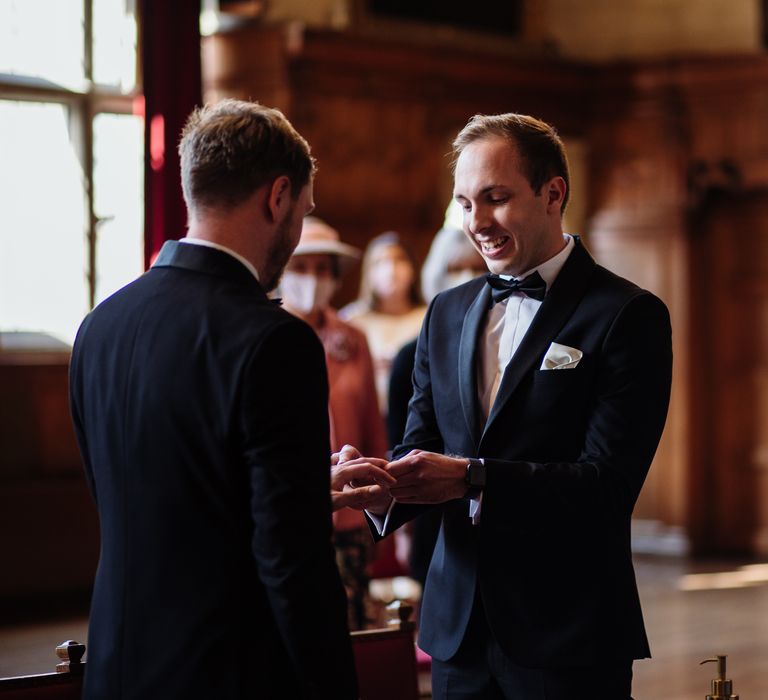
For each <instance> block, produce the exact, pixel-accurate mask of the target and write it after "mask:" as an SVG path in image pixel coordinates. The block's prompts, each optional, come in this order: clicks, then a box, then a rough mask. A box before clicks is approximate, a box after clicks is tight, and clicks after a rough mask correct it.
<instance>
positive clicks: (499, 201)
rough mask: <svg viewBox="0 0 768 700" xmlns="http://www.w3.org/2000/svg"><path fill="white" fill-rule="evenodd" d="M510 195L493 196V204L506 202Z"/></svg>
mask: <svg viewBox="0 0 768 700" xmlns="http://www.w3.org/2000/svg"><path fill="white" fill-rule="evenodd" d="M508 199H509V197H491V204H504V202H506V201H507V200H508Z"/></svg>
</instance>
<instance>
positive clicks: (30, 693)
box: [0, 639, 85, 700]
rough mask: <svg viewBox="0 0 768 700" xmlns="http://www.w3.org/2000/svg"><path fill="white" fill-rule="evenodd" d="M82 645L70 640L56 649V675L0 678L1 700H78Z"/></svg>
mask: <svg viewBox="0 0 768 700" xmlns="http://www.w3.org/2000/svg"><path fill="white" fill-rule="evenodd" d="M83 654H85V644H79V643H78V642H76V641H74V640H72V639H70V640H67V641H66V642H62V643H61V644H59V646H57V647H56V655H57V656H58V657H59V658H60V659H61V661H60V662H59V663H58V664H57V665H56V673H39V674H36V675H33V676H16V677H13V678H0V698H2V700H80V696H81V695H82V694H83V673H84V671H85V664H84V663H83V662H82V658H83Z"/></svg>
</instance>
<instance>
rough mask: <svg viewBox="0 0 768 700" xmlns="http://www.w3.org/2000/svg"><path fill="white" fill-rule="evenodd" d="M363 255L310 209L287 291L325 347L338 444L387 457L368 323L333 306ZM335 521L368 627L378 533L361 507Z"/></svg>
mask: <svg viewBox="0 0 768 700" xmlns="http://www.w3.org/2000/svg"><path fill="white" fill-rule="evenodd" d="M359 258H360V252H359V251H358V250H357V249H356V248H353V247H352V246H349V245H346V244H345V243H342V242H341V241H340V240H339V234H338V232H337V231H336V230H335V229H333V228H332V227H331V226H329V225H328V224H326V223H325V222H323V221H321V220H320V219H318V218H316V217H312V216H308V217H306V218H305V219H304V223H303V226H302V231H301V238H300V240H299V244H298V246H297V247H296V249H295V250H294V252H293V257H292V258H291V259H290V261H289V262H288V265H287V267H286V269H285V273H284V274H283V278H282V280H281V283H280V294H281V296H282V299H283V306H284V308H285V309H286V310H287V311H289V312H291V313H292V314H294V315H295V316H298V317H299V318H301V319H302V320H304V321H305V322H306V323H308V324H309V325H310V326H311V327H312V329H313V330H314V331H315V333H316V334H317V336H318V337H319V338H320V341H321V343H322V345H323V348H324V350H325V362H326V366H327V369H328V384H329V397H328V412H329V417H330V429H331V436H330V437H331V449H332V450H333V451H334V452H338V451H340V450H341V449H342V447H343V446H344V445H345V444H352V445H357V444H358V443H362V444H364V445H366V446H367V448H368V450H369V451H370V454H372V455H374V456H377V457H384V455H385V453H386V450H387V440H386V433H385V429H384V421H383V420H382V417H381V414H380V412H379V407H378V401H377V397H376V385H375V381H374V372H373V362H372V360H371V354H370V351H369V350H368V343H367V341H366V339H365V335H364V334H363V333H362V331H360V330H358V329H357V328H355V327H353V326H351V325H349V324H348V323H346V322H344V321H342V320H341V319H340V318H339V317H338V316H337V314H336V312H335V311H334V310H333V308H332V307H331V298H332V297H333V295H334V292H335V291H336V289H337V287H338V283H339V279H340V278H341V275H342V274H343V272H345V271H346V269H347V268H348V267H349V265H351V264H353V263H354V262H355V261H356V260H358V259H359ZM366 454H368V453H366ZM333 521H334V544H335V546H336V559H337V564H338V565H339V570H340V571H341V577H342V581H343V583H344V586H345V588H346V590H347V598H348V601H349V625H350V627H351V628H352V629H362V628H364V627H365V625H366V622H367V618H368V614H367V609H368V608H369V607H370V602H369V599H368V575H367V573H366V568H367V565H368V563H369V561H370V559H371V556H372V553H373V540H372V539H371V536H370V533H369V532H368V528H367V526H366V524H365V518H364V517H363V515H362V513H361V512H360V511H357V510H352V509H351V508H342V509H340V510H337V511H336V512H335V513H334V514H333Z"/></svg>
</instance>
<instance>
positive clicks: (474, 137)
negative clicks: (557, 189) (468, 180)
mask: <svg viewBox="0 0 768 700" xmlns="http://www.w3.org/2000/svg"><path fill="white" fill-rule="evenodd" d="M492 136H500V137H501V138H505V139H507V140H508V141H511V142H512V143H514V144H515V145H516V146H517V150H518V152H519V153H520V158H521V159H522V161H523V168H524V169H525V174H526V176H527V178H528V182H529V183H530V184H531V189H532V190H533V191H534V192H539V191H541V188H542V186H543V185H544V183H545V182H546V181H547V180H550V179H551V178H553V177H558V176H559V177H562V178H563V180H565V185H566V189H565V197H563V205H562V207H561V208H560V211H561V212H564V211H565V207H566V206H567V204H568V199H569V196H570V193H571V179H570V175H569V172H568V158H567V156H566V154H565V146H564V145H563V141H562V139H561V138H560V136H559V135H558V133H557V131H556V130H555V128H554V127H553V126H551V125H550V124H547V123H546V122H543V121H541V120H540V119H536V118H535V117H529V116H528V115H526V114H514V113H512V112H509V113H507V114H492V115H486V114H476V115H475V116H474V117H472V118H471V119H470V120H469V121H468V122H467V125H466V126H465V127H464V128H463V129H462V130H461V131H460V132H459V134H458V136H456V138H455V139H454V141H453V153H454V156H455V158H456V159H458V157H459V156H460V155H461V152H462V151H463V150H464V149H465V148H466V147H467V146H468V145H469V144H470V143H472V142H474V141H479V140H480V139H484V138H489V137H492ZM455 164H456V161H455V160H454V167H455Z"/></svg>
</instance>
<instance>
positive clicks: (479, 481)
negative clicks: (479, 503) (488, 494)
mask: <svg viewBox="0 0 768 700" xmlns="http://www.w3.org/2000/svg"><path fill="white" fill-rule="evenodd" d="M485 471H486V470H485V464H483V462H482V460H479V459H470V460H467V471H466V472H465V474H464V483H465V484H466V485H467V493H466V494H465V495H464V497H465V498H479V497H480V494H481V493H482V492H483V489H484V488H485Z"/></svg>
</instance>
